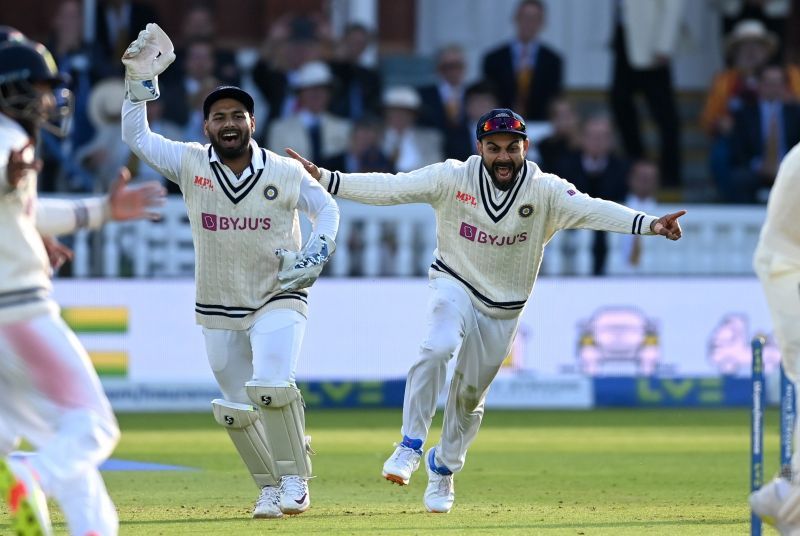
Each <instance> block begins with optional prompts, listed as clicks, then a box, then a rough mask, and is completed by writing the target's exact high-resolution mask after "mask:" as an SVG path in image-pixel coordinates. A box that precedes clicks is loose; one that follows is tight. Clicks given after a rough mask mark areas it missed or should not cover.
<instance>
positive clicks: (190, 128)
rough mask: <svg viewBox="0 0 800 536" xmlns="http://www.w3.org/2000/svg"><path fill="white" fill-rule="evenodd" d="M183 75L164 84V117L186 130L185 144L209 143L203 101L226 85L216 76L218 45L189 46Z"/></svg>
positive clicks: (204, 42)
mask: <svg viewBox="0 0 800 536" xmlns="http://www.w3.org/2000/svg"><path fill="white" fill-rule="evenodd" d="M185 56H186V57H185V59H184V61H183V63H182V65H181V67H182V72H181V74H180V75H179V76H178V77H177V78H174V79H173V81H172V82H171V83H170V84H169V85H168V84H166V83H165V84H164V91H163V92H162V93H163V97H162V99H163V100H164V108H165V112H164V117H165V119H167V120H168V121H171V122H173V123H175V124H176V125H179V126H180V127H181V128H183V129H184V134H183V136H181V138H180V139H181V140H182V141H196V142H199V143H205V140H206V135H205V133H204V131H203V100H204V99H205V98H206V95H208V94H209V93H211V91H213V90H214V88H216V87H217V86H220V85H221V84H222V83H221V82H220V80H218V79H217V77H216V76H214V72H215V71H216V66H215V64H214V58H215V52H214V43H213V42H212V41H210V40H208V39H204V38H198V39H196V40H194V41H192V42H190V43H188V44H187V45H186V53H185Z"/></svg>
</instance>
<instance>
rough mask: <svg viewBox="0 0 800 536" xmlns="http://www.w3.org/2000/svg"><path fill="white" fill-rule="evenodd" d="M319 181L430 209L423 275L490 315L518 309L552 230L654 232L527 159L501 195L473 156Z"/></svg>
mask: <svg viewBox="0 0 800 536" xmlns="http://www.w3.org/2000/svg"><path fill="white" fill-rule="evenodd" d="M320 182H321V184H322V185H323V186H324V187H325V188H326V189H327V190H328V191H329V192H330V193H331V194H333V195H334V196H339V197H342V198H344V199H351V200H354V201H359V202H362V203H367V204H371V205H394V204H400V203H427V204H430V205H431V206H432V207H433V209H434V212H435V214H436V238H437V242H436V249H435V251H434V254H433V257H434V258H433V264H432V265H431V268H430V270H429V276H430V277H431V278H439V277H444V278H448V279H451V280H453V281H456V282H457V283H459V284H460V285H462V286H463V287H464V288H466V290H467V291H468V292H469V295H470V297H471V299H472V302H473V304H474V305H475V307H476V308H478V309H479V310H481V311H483V312H484V313H485V314H487V315H489V316H492V317H496V318H513V317H515V316H517V315H519V314H520V313H521V312H522V309H523V308H524V306H525V303H526V302H527V300H528V297H529V296H530V294H531V291H532V290H533V285H534V283H535V281H536V275H537V273H538V271H539V266H540V264H541V262H542V254H543V251H544V246H545V245H546V244H547V242H548V241H549V240H550V239H551V238H553V235H554V234H555V233H556V232H557V231H559V230H561V229H596V230H601V231H613V232H618V233H632V234H653V233H652V231H651V230H650V224H651V222H653V221H654V220H656V219H657V218H656V217H655V216H648V215H646V214H644V213H641V212H636V211H633V210H631V209H629V208H627V207H624V206H622V205H619V204H617V203H613V202H611V201H606V200H603V199H595V198H592V197H590V196H588V195H586V194H584V193H581V192H579V191H578V190H577V189H576V188H575V186H573V185H572V184H570V183H569V182H567V181H566V180H564V179H562V178H560V177H557V176H555V175H551V174H546V173H543V172H542V171H541V170H540V169H539V167H538V166H537V165H536V164H535V163H533V162H525V163H524V164H523V166H522V169H521V170H520V171H519V173H518V175H517V177H516V180H515V182H514V184H513V185H512V187H511V188H510V189H508V190H505V191H504V190H500V189H499V188H497V187H496V186H494V184H493V182H492V179H491V177H490V176H489V173H488V172H487V171H486V169H485V167H484V166H483V164H482V160H481V157H480V156H477V155H475V156H471V157H470V158H468V159H467V160H466V161H465V162H460V161H457V160H447V161H445V162H442V163H438V164H433V165H431V166H427V167H424V168H421V169H419V170H416V171H413V172H410V173H398V174H396V175H393V174H385V173H349V174H347V173H339V172H330V171H327V170H322V177H321V180H320Z"/></svg>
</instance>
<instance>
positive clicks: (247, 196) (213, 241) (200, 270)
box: [122, 99, 339, 330]
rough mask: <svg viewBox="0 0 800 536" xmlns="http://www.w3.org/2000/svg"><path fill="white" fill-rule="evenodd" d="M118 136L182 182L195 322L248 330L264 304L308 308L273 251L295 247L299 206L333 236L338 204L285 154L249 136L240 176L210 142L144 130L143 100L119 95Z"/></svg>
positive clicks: (298, 244) (303, 311)
mask: <svg viewBox="0 0 800 536" xmlns="http://www.w3.org/2000/svg"><path fill="white" fill-rule="evenodd" d="M122 131H123V139H124V140H125V141H126V142H127V143H128V145H129V146H130V148H131V150H132V151H133V152H134V153H135V154H136V155H137V156H138V157H139V158H141V159H142V160H143V161H144V162H146V163H147V164H149V165H150V166H152V167H153V168H154V169H156V170H157V171H158V172H159V173H161V174H162V175H163V176H164V177H166V178H167V179H169V180H171V181H173V182H175V183H177V184H178V185H179V186H180V189H181V192H182V194H183V198H184V201H185V202H186V211H187V213H188V216H189V223H190V225H191V228H192V241H193V243H194V249H195V280H196V286H197V290H196V303H195V316H196V320H197V322H198V323H199V324H200V325H202V326H204V327H207V328H217V329H230V330H243V329H248V328H249V327H250V326H251V325H252V324H253V322H254V321H255V320H256V318H258V317H259V316H260V315H261V314H263V313H264V312H266V311H269V310H272V309H276V308H284V309H293V310H296V311H298V312H300V313H301V314H303V315H306V314H307V297H308V292H307V291H306V290H305V289H303V290H296V291H282V290H281V289H280V285H279V282H278V279H277V273H278V270H279V268H280V266H279V264H280V263H279V258H278V257H277V256H276V254H275V251H276V250H277V249H280V248H283V249H286V250H290V251H298V250H299V249H300V247H301V236H300V223H299V219H298V212H297V209H298V208H299V209H301V210H303V211H304V212H306V213H307V214H308V215H309V218H310V219H311V220H312V221H315V220H316V219H317V216H320V218H319V221H318V222H315V224H316V231H318V232H320V233H322V234H325V235H327V236H329V237H331V238H334V237H335V236H336V230H337V228H338V219H339V217H338V214H339V213H338V208H337V207H336V204H335V202H334V201H333V200H332V199H331V197H330V196H329V195H328V194H327V193H326V192H325V191H324V190H323V189H322V188H321V187H320V186H319V184H317V183H316V182H315V181H314V180H313V179H311V178H310V177H309V176H308V174H307V173H306V172H305V170H304V169H303V167H302V166H301V165H300V164H299V163H298V162H296V161H295V160H293V159H291V158H285V157H281V156H278V155H277V154H275V153H273V152H271V151H267V150H266V149H263V148H261V147H259V146H258V145H257V144H256V143H255V142H254V141H252V140H251V141H250V152H251V161H250V166H249V168H248V169H246V170H245V172H244V173H243V174H242V176H241V177H236V176H235V175H234V173H233V172H232V171H231V170H230V168H228V166H227V165H225V164H224V163H223V162H222V161H221V159H220V157H219V156H218V155H217V154H216V152H215V151H214V149H213V148H212V147H211V145H210V144H206V145H201V144H199V143H183V142H177V141H172V140H167V139H165V138H164V137H162V136H160V135H158V134H155V133H153V132H151V131H150V128H149V126H148V124H147V117H146V109H145V103H139V104H133V103H131V102H130V101H129V100H127V99H126V100H125V103H124V105H123V108H122Z"/></svg>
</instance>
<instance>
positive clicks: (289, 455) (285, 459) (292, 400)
mask: <svg viewBox="0 0 800 536" xmlns="http://www.w3.org/2000/svg"><path fill="white" fill-rule="evenodd" d="M245 388H246V390H247V396H249V397H250V400H252V401H253V403H254V404H255V405H256V407H258V409H259V412H260V414H261V422H262V423H263V425H264V429H265V431H266V434H267V435H266V437H267V445H268V447H269V451H270V453H271V454H272V460H273V463H274V467H275V475H276V476H278V477H281V476H285V475H299V476H302V477H305V478H310V477H311V459H310V458H309V456H308V454H309V451H310V447H309V445H308V440H307V439H306V435H305V430H306V422H305V421H306V419H305V411H304V409H303V398H302V397H301V396H300V390H299V389H298V388H297V387H273V386H269V385H264V384H263V383H260V382H247V383H246V384H245Z"/></svg>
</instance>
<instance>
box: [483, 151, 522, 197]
mask: <svg viewBox="0 0 800 536" xmlns="http://www.w3.org/2000/svg"><path fill="white" fill-rule="evenodd" d="M522 164H523V163H522V162H520V163H519V164H516V163H514V161H513V160H509V161H508V162H497V160H495V161H494V163H493V164H492V166H491V167H489V166H488V165H487V164H486V159H485V158H484V159H483V168H484V169H485V170H486V171H487V172H488V173H489V177H491V179H492V184H494V186H495V188H497V189H498V190H508V189H510V188H511V187H512V186H514V183H515V182H516V181H517V175H518V174H519V171H520V170H521V169H522ZM505 166H508V167H510V168H511V178H510V179H509V180H508V181H506V182H500V181H499V180H497V170H498V168H503V167H505Z"/></svg>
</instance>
